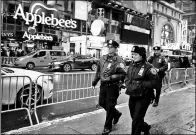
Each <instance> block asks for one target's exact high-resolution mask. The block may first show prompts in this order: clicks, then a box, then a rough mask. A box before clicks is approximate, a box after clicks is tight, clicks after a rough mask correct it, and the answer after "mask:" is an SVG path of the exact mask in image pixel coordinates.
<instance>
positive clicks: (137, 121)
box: [125, 46, 158, 135]
mask: <svg viewBox="0 0 196 135" xmlns="http://www.w3.org/2000/svg"><path fill="white" fill-rule="evenodd" d="M131 52H132V57H133V62H131V63H130V65H129V67H128V71H127V76H126V78H125V84H126V88H127V90H126V92H125V93H126V94H127V95H129V110H130V115H131V118H132V135H141V132H144V135H148V134H149V130H150V128H151V126H150V125H148V124H147V123H146V122H144V117H145V115H146V111H147V109H148V106H149V105H150V103H151V102H152V101H153V99H154V90H153V89H155V88H156V85H157V79H158V74H157V72H156V70H155V68H154V67H153V66H152V65H151V64H150V63H148V62H147V61H146V49H145V48H144V47H138V46H134V47H133V48H132V51H131Z"/></svg>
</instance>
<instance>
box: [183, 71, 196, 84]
mask: <svg viewBox="0 0 196 135" xmlns="http://www.w3.org/2000/svg"><path fill="white" fill-rule="evenodd" d="M190 81H193V83H194V85H195V68H187V69H186V75H185V82H186V84H187V85H188V82H190Z"/></svg>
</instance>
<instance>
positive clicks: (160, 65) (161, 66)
mask: <svg viewBox="0 0 196 135" xmlns="http://www.w3.org/2000/svg"><path fill="white" fill-rule="evenodd" d="M153 50H154V55H153V56H150V57H149V59H148V62H149V63H151V64H152V65H153V66H154V67H155V69H156V70H157V73H158V76H159V82H158V84H157V85H158V88H157V89H156V97H155V102H154V104H153V107H156V106H158V104H159V98H160V94H161V88H162V81H163V78H164V76H165V75H166V73H165V71H167V69H168V64H167V62H166V61H165V57H164V56H162V55H161V52H162V50H161V47H159V46H155V47H153Z"/></svg>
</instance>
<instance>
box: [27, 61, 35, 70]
mask: <svg viewBox="0 0 196 135" xmlns="http://www.w3.org/2000/svg"><path fill="white" fill-rule="evenodd" d="M34 67H35V64H34V63H33V62H29V63H27V66H26V68H27V69H29V70H32V69H33V68H34Z"/></svg>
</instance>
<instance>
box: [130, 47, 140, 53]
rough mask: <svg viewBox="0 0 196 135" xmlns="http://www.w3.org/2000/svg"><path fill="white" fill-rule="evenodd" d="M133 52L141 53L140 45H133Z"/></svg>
mask: <svg viewBox="0 0 196 135" xmlns="http://www.w3.org/2000/svg"><path fill="white" fill-rule="evenodd" d="M131 52H134V53H139V52H140V47H139V46H133V47H132V50H131Z"/></svg>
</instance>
